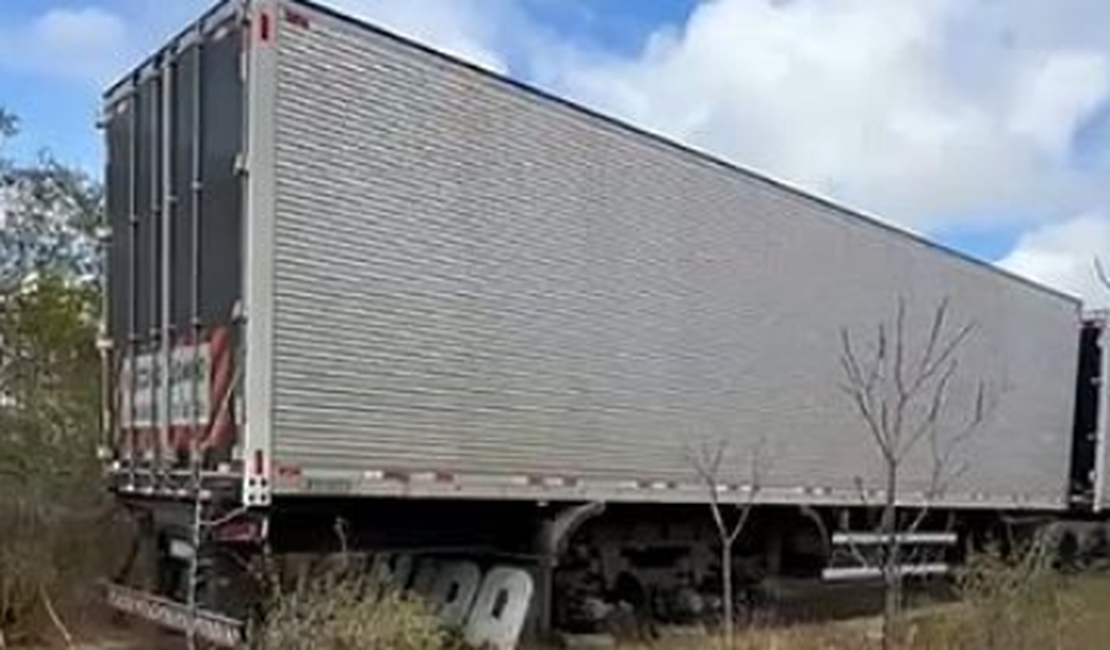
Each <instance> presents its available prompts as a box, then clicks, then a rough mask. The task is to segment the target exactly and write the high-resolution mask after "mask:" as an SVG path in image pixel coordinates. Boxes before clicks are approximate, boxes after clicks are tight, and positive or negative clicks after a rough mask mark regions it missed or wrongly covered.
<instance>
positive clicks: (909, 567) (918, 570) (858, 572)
mask: <svg viewBox="0 0 1110 650" xmlns="http://www.w3.org/2000/svg"><path fill="white" fill-rule="evenodd" d="M949 571H950V569H949V566H948V565H947V564H945V563H943V562H935V563H932V564H902V565H899V566H898V574H899V575H901V576H931V575H945V574H947V573H948V572H949ZM882 575H883V570H882V569H881V568H879V567H829V568H826V569H823V570H822V571H821V579H822V580H827V581H829V582H836V581H841V580H844V581H847V580H873V579H876V578H881V577H882Z"/></svg>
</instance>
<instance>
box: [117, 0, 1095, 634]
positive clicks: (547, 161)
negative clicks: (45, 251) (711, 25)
mask: <svg viewBox="0 0 1110 650" xmlns="http://www.w3.org/2000/svg"><path fill="white" fill-rule="evenodd" d="M101 126H102V127H103V130H104V133H105V137H106V142H107V167H106V172H105V179H106V184H107V201H108V210H107V212H108V229H107V230H108V236H107V237H106V238H105V249H106V256H107V274H106V291H105V296H106V299H105V309H104V315H105V316H104V317H105V323H104V337H103V340H102V345H101V348H102V351H103V359H104V376H105V381H106V384H107V386H108V389H107V390H106V391H105V396H106V397H105V403H104V415H103V431H104V445H103V457H104V460H105V473H106V477H107V483H108V487H109V489H110V490H111V491H112V493H113V495H114V496H115V498H116V499H118V500H119V502H120V503H122V504H124V505H125V506H126V507H127V508H128V509H129V511H131V512H132V513H133V514H134V515H135V517H136V521H138V522H139V528H138V530H139V531H140V532H139V535H138V538H137V544H138V546H139V548H140V549H141V552H140V553H138V555H139V556H140V557H145V558H148V559H149V561H150V562H151V563H152V566H153V570H152V571H146V572H143V571H137V570H129V571H122V572H121V574H120V575H119V576H117V580H116V581H115V582H113V583H112V584H110V585H109V587H108V598H109V601H110V602H111V603H112V604H113V605H115V606H116V607H119V608H121V609H124V610H127V611H130V612H132V613H135V614H140V615H143V616H145V617H147V618H151V619H154V620H157V621H159V622H161V623H163V624H166V625H169V626H171V627H177V628H179V629H191V630H192V631H193V633H195V634H200V635H202V636H204V637H205V638H207V639H209V640H210V641H215V642H218V643H222V644H225V645H230V644H233V643H235V642H236V640H237V639H238V637H239V635H240V634H241V623H242V621H243V620H244V618H245V617H246V616H248V612H249V605H250V601H251V598H252V596H251V595H250V588H249V584H248V583H249V582H250V577H249V572H248V571H246V570H244V569H243V567H245V566H250V565H251V564H252V563H253V562H257V561H258V560H259V559H260V558H262V557H284V556H289V557H292V556H295V555H297V556H304V555H309V556H313V555H319V556H323V555H326V554H329V553H334V552H335V551H337V550H338V549H340V548H342V549H344V550H348V551H349V550H352V549H356V550H358V551H360V552H362V551H365V552H369V553H373V554H375V556H376V557H378V558H379V560H380V562H379V565H378V566H379V568H378V569H376V570H381V571H389V570H391V571H392V575H393V577H394V579H395V580H400V579H401V578H400V576H401V575H402V574H406V575H411V576H412V579H413V580H415V581H418V582H422V583H423V584H425V585H434V584H435V583H436V582H437V580H440V578H438V577H437V576H439V575H447V574H450V575H454V576H456V578H455V579H459V580H463V582H466V583H467V584H468V585H470V587H469V591H470V592H473V593H470V594H469V596H468V598H470V597H473V599H474V601H475V602H478V603H481V602H483V601H482V593H479V592H482V591H483V589H484V588H485V583H486V582H489V580H487V578H490V579H491V580H492V582H491V584H492V585H493V586H491V587H489V588H490V589H494V590H501V592H505V593H507V592H509V591H512V592H513V593H512V596H513V598H520V599H523V602H524V603H525V604H526V609H527V610H528V611H529V612H530V620H531V622H532V623H533V624H534V625H535V627H536V628H537V629H539V630H547V629H550V628H551V627H552V626H563V627H572V626H574V625H576V624H580V621H579V618H580V617H581V612H576V611H575V610H574V607H572V606H571V605H569V604H568V603H570V602H572V601H575V598H576V597H577V596H581V594H583V593H588V594H592V595H593V596H594V597H597V598H620V599H622V600H625V601H626V602H634V603H636V605H637V606H638V607H641V608H643V609H645V610H651V611H652V612H653V613H654V614H658V615H661V616H666V615H667V614H666V610H667V606H664V605H661V604H659V603H661V602H674V601H675V598H672V596H674V595H675V594H676V593H680V592H681V593H689V592H691V591H694V592H696V591H698V590H699V589H704V588H705V585H706V584H711V583H712V580H713V576H714V574H715V572H716V573H719V571H720V567H719V566H718V563H717V562H716V559H715V558H716V557H717V554H716V551H715V550H714V549H715V548H716V547H717V545H718V540H717V536H716V533H715V531H714V528H713V521H712V519H711V517H710V511H709V508H708V507H707V504H708V503H709V502H710V501H711V500H713V499H720V500H722V501H724V502H726V503H734V504H745V505H746V506H748V507H750V508H751V512H752V518H751V523H750V526H749V530H748V531H747V532H746V533H745V535H744V538H743V540H742V541H741V543H740V544H739V545H738V547H737V550H736V553H737V555H738V557H740V558H741V559H742V561H741V562H738V564H737V566H739V567H748V569H738V570H748V571H749V574H750V575H749V576H748V577H750V578H753V579H756V580H774V579H776V578H784V577H796V578H799V579H815V580H816V579H819V578H820V577H822V576H825V577H826V578H828V577H836V576H839V577H849V576H854V575H860V576H865V575H869V574H871V573H873V572H874V570H875V568H874V567H867V566H861V567H847V568H845V567H837V566H835V565H834V562H833V558H834V556H835V554H836V546H837V545H838V544H843V543H853V544H867V543H869V542H873V541H875V539H874V538H875V536H874V535H873V534H872V533H873V529H871V528H868V527H867V526H866V522H868V521H871V520H872V517H873V514H874V512H875V510H876V507H877V506H878V505H879V504H880V503H881V502H882V500H883V498H884V488H885V486H886V485H887V484H886V482H885V476H886V474H885V471H884V464H883V462H882V458H881V454H879V453H877V450H876V449H875V447H874V445H873V443H872V442H871V439H870V438H869V435H868V432H867V429H866V422H865V421H864V420H863V419H861V416H860V413H859V412H858V410H857V408H856V405H855V404H853V402H852V400H851V399H849V398H848V397H847V396H846V395H845V392H844V390H843V383H844V376H845V375H844V368H843V366H842V362H843V347H842V342H843V339H844V335H845V333H846V332H860V333H863V334H865V335H870V333H872V332H874V331H875V328H876V327H877V325H879V324H881V323H889V322H890V319H891V317H892V315H893V314H895V313H896V312H897V313H898V314H899V320H901V319H902V317H903V316H904V317H905V322H906V323H908V325H907V328H908V329H907V332H908V334H907V336H910V337H914V336H916V337H919V339H920V337H921V336H922V335H924V334H926V333H927V330H928V324H929V323H930V319H932V318H933V317H934V314H935V310H936V309H937V306H938V305H945V306H946V308H947V309H948V311H949V313H950V314H951V315H952V318H954V319H958V320H960V321H962V322H966V323H971V324H973V325H974V328H973V329H974V331H973V335H971V336H968V337H967V338H966V340H964V341H962V343H961V348H960V351H959V364H960V373H959V375H958V377H956V378H954V379H953V382H954V383H953V384H952V386H951V390H950V393H949V394H950V395H951V398H950V399H949V400H948V401H949V402H951V404H952V408H953V409H959V408H969V405H970V404H971V401H969V400H972V396H973V395H978V398H977V399H980V400H981V397H982V391H981V389H979V390H978V392H977V389H976V387H981V386H986V387H987V392H988V395H989V402H990V409H989V414H988V416H987V417H984V418H983V419H982V421H981V423H979V425H978V426H977V427H976V429H977V430H976V431H975V433H974V435H973V436H969V437H968V438H967V440H966V441H965V442H964V444H962V445H961V447H960V449H959V452H958V453H959V464H960V466H961V468H962V471H961V472H959V474H958V476H954V477H953V478H952V481H951V484H949V485H946V488H945V489H944V490H943V491H931V490H930V484H929V477H930V471H929V467H928V459H927V457H926V455H921V454H917V455H913V456H911V457H910V458H909V459H908V460H907V465H906V466H905V467H904V468H903V469H902V471H901V480H900V481H899V482H898V484H897V487H896V491H897V494H896V495H895V496H896V497H897V500H898V502H899V503H900V504H901V505H903V506H904V507H906V508H908V509H911V510H912V509H917V510H918V511H920V510H922V509H924V508H926V507H927V508H928V509H929V510H930V511H931V513H932V514H931V515H930V522H933V521H934V520H935V521H936V522H938V523H937V526H936V530H933V531H931V532H930V531H923V532H921V533H920V534H918V536H917V538H916V539H917V541H919V542H921V543H941V544H945V545H949V546H959V545H960V544H962V543H964V542H966V541H968V540H970V539H972V538H975V537H978V536H983V535H986V534H988V532H989V531H991V530H993V529H995V528H996V527H997V526H999V525H1001V524H1002V522H1005V521H1007V520H1009V519H1021V520H1023V521H1036V522H1050V521H1064V520H1069V521H1070V520H1089V521H1092V522H1097V521H1098V517H1099V514H1098V513H1099V512H1100V511H1101V510H1102V509H1103V508H1104V507H1105V506H1106V505H1107V501H1108V498H1110V488H1108V487H1107V485H1106V481H1105V473H1106V462H1105V459H1106V453H1107V447H1106V445H1105V429H1106V421H1105V414H1106V409H1105V400H1106V391H1105V388H1104V384H1103V382H1102V378H1103V377H1104V376H1105V372H1106V369H1105V360H1104V357H1103V355H1102V354H1101V349H1102V345H1103V339H1104V336H1105V334H1104V332H1105V320H1104V319H1103V318H1101V317H1087V316H1085V315H1084V313H1083V311H1082V305H1081V304H1080V302H1079V301H1078V300H1076V299H1074V298H1071V297H1069V296H1066V295H1063V294H1061V293H1059V292H1056V291H1054V290H1051V289H1049V288H1046V287H1043V286H1039V285H1036V284H1034V283H1031V282H1029V281H1026V280H1024V279H1021V278H1019V277H1016V276H1013V275H1010V274H1008V273H1006V272H1004V271H1001V270H999V269H997V268H994V267H992V266H990V265H988V264H985V263H983V262H980V261H977V260H975V259H972V258H969V257H967V256H964V255H961V254H959V253H956V252H953V251H951V250H947V249H945V248H943V247H941V246H938V245H935V244H933V243H931V242H929V241H927V240H925V239H923V238H921V237H919V236H916V235H913V234H910V233H907V232H904V231H902V230H899V229H897V228H894V227H891V226H889V225H886V224H885V223H884V222H881V221H878V220H876V219H874V218H870V217H868V216H865V215H861V214H859V213H856V212H854V211H852V210H849V209H847V208H844V207H842V206H839V205H836V204H834V203H832V202H829V201H827V200H824V199H821V198H817V197H815V196H812V195H809V194H807V193H805V192H802V191H799V190H798V189H795V188H793V187H790V186H788V185H785V184H783V183H780V182H777V181H775V180H773V179H770V178H768V177H765V176H763V175H760V174H758V173H756V172H753V171H750V170H747V169H744V168H740V167H737V166H735V165H733V164H730V163H728V162H725V161H722V160H719V159H716V158H713V157H711V156H709V155H706V154H704V153H702V152H699V151H697V150H694V149H691V148H687V147H684V146H682V145H679V144H676V143H675V142H672V141H669V140H666V139H664V138H662V137H659V136H657V135H653V134H651V133H648V132H645V131H642V130H640V129H638V128H636V127H634V126H631V125H628V124H626V123H622V122H620V121H618V120H615V119H612V118H610V117H607V116H604V115H601V114H599V113H597V112H594V111H591V110H589V109H586V108H583V107H582V106H579V105H576V104H574V103H572V102H569V101H567V100H565V99H562V98H560V97H556V96H553V95H551V94H548V93H545V92H543V91H540V90H536V89H534V88H531V87H528V86H526V85H523V84H521V83H519V82H517V81H514V80H512V79H508V78H505V77H503V76H499V75H496V74H493V73H490V72H488V71H486V70H484V69H481V68H479V67H475V66H473V65H470V64H468V63H465V62H462V61H459V60H456V59H454V58H451V57H449V56H447V55H444V54H442V53H440V52H437V51H435V50H433V49H430V48H428V47H426V46H424V45H421V44H419V43H415V42H412V41H410V40H407V39H405V38H402V37H399V36H397V35H395V34H392V33H389V32H387V31H384V30H382V29H379V28H378V27H375V26H373V25H369V24H366V23H363V22H360V21H358V20H355V19H353V18H351V17H348V16H345V15H342V14H340V13H337V12H335V11H333V10H331V9H329V8H326V7H324V6H320V5H317V4H313V3H311V2H306V1H303V0H250V1H246V2H233V1H230V0H228V1H224V2H221V3H219V4H217V5H216V6H215V7H213V8H212V9H210V10H209V11H208V12H207V13H205V14H204V15H203V16H202V17H201V18H199V19H198V20H196V21H195V22H194V23H193V24H191V25H189V26H188V27H187V28H185V29H184V30H183V31H181V32H180V33H179V34H178V35H177V36H175V37H174V38H172V39H170V41H169V42H168V43H167V44H166V45H165V46H164V47H162V48H161V49H160V50H159V51H158V52H156V53H155V54H154V55H152V56H151V57H149V58H148V59H147V60H145V61H144V62H142V63H141V64H140V65H139V66H137V67H136V68H135V69H134V70H133V71H131V72H130V73H128V74H127V75H126V76H125V77H124V78H123V79H122V80H121V81H119V82H118V83H116V84H115V85H114V86H112V87H111V88H109V89H108V90H107V92H106V93H105V95H104V102H103V114H102V119H101ZM920 340H923V339H920ZM712 446H716V448H719V449H721V450H722V453H723V461H722V463H721V467H723V468H724V469H723V470H721V472H722V475H721V477H720V478H721V483H722V485H721V489H720V490H719V491H717V490H716V486H713V490H707V485H706V482H705V481H704V480H700V478H699V476H698V474H697V472H696V471H694V470H695V469H696V468H695V467H693V463H692V461H691V458H692V456H691V454H692V452H694V451H697V450H701V449H706V448H707V447H712ZM753 458H757V459H758V463H754V462H749V461H751V459H753ZM756 465H758V467H756ZM757 475H758V480H757V478H756V476H757ZM711 492H712V494H711ZM940 522H943V523H940ZM337 529H341V532H337ZM868 530H870V531H871V533H868V532H867V531H868ZM880 537H881V536H880ZM133 555H134V554H133ZM386 558H389V561H388V562H386V560H385V559H386ZM382 562H385V563H384V564H383V563H382ZM131 564H133V562H129V563H128V565H131ZM460 566H461V567H463V568H462V569H460V568H459V567H460ZM944 566H945V565H944V564H943V563H936V562H934V563H932V564H929V565H924V564H922V565H919V566H916V567H907V573H910V574H912V573H915V572H927V571H929V570H931V569H930V567H932V568H936V567H940V569H943V567H944ZM437 567H438V568H437ZM445 567H448V568H445ZM752 567H754V568H752ZM475 574H476V575H475ZM460 575H461V576H464V577H465V579H462V578H458V576H460ZM137 576H145V577H143V578H140V577H137ZM150 576H153V578H151V577H150ZM491 576H497V578H496V579H493V578H491ZM506 576H508V577H507V578H506ZM499 581H500V582H499ZM513 590H516V591H513ZM455 591H457V590H455ZM575 595H577V596H575ZM495 600H496V599H495ZM503 605H504V603H501V605H500V606H499V607H497V608H495V609H504V607H503ZM456 609H459V610H466V609H467V608H466V607H462V608H458V607H457V608H456ZM473 609H475V610H477V609H479V607H478V606H474V608H473ZM459 616H460V617H461V618H460V619H459V620H458V621H456V622H460V623H465V622H466V619H467V616H476V617H481V616H482V613H481V612H477V613H469V614H468V613H466V612H464V613H463V614H459Z"/></svg>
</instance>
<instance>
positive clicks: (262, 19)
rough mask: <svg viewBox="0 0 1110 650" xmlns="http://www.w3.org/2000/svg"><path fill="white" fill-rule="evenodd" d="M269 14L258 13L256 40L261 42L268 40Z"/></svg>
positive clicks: (269, 29) (269, 28)
mask: <svg viewBox="0 0 1110 650" xmlns="http://www.w3.org/2000/svg"><path fill="white" fill-rule="evenodd" d="M271 30H272V28H271V26H270V14H268V13H266V12H262V13H260V14H258V40H260V41H262V42H263V43H268V42H270V32H271Z"/></svg>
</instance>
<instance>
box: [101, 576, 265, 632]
mask: <svg viewBox="0 0 1110 650" xmlns="http://www.w3.org/2000/svg"><path fill="white" fill-rule="evenodd" d="M104 587H105V599H106V601H107V603H108V606H109V607H111V608H113V609H115V610H117V611H120V612H123V613H125V614H130V615H132V616H135V617H138V618H141V619H144V620H147V621H150V622H151V623H154V624H156V625H159V626H161V627H164V628H167V629H170V630H175V631H177V632H181V633H183V634H184V633H187V632H188V631H189V628H190V626H195V628H194V629H195V631H196V636H197V638H198V639H203V640H205V641H207V642H209V643H212V644H214V645H217V646H220V647H223V648H237V647H240V646H241V645H242V643H243V638H244V636H243V632H244V629H245V626H244V625H243V622H242V621H238V620H236V619H234V618H231V617H228V616H224V615H222V614H218V613H216V612H210V611H206V610H203V609H200V610H197V611H196V613H195V616H194V615H193V614H192V613H191V612H190V611H189V607H188V606H186V605H185V604H183V603H179V602H177V601H174V600H170V599H168V598H163V597H161V596H156V595H154V594H151V593H148V592H145V591H141V590H139V589H134V588H132V587H127V586H124V585H120V584H116V583H111V582H109V583H105V585H104Z"/></svg>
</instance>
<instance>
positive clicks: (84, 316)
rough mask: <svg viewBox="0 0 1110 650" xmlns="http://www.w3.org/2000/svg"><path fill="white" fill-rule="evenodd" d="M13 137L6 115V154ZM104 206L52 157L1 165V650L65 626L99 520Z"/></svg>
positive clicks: (93, 187) (95, 189)
mask: <svg viewBox="0 0 1110 650" xmlns="http://www.w3.org/2000/svg"><path fill="white" fill-rule="evenodd" d="M15 134H16V122H15V120H14V118H12V117H11V115H10V114H8V113H6V112H4V111H2V110H0V145H2V144H3V143H4V142H5V141H6V140H7V139H8V138H10V137H13V136H14V135H15ZM0 153H2V150H0ZM101 198H102V193H101V191H100V188H99V186H98V185H97V184H96V183H94V182H92V181H90V180H89V179H87V178H86V177H85V176H84V175H83V174H82V173H80V172H77V171H74V170H71V169H68V168H66V167H64V166H62V165H60V164H58V163H56V162H54V161H52V160H50V159H49V157H48V156H46V155H43V156H40V158H39V159H38V160H36V161H34V162H32V163H30V164H24V163H19V162H17V161H14V160H10V159H7V158H5V157H3V156H2V155H0V224H2V226H3V227H2V229H0V494H3V495H4V498H3V499H2V500H0V530H2V531H4V533H3V534H2V535H0V647H3V646H4V643H5V640H6V637H10V636H12V635H18V634H20V633H25V632H29V631H30V630H31V628H32V627H34V623H35V622H36V621H37V619H41V618H44V617H45V618H47V619H53V621H54V622H55V624H56V625H57V626H58V627H59V628H61V625H60V619H59V618H58V615H57V612H56V611H55V609H54V607H53V604H52V601H53V599H54V597H55V595H57V594H58V592H59V591H60V590H61V586H62V584H63V581H64V580H65V579H67V578H70V577H72V576H71V575H67V574H68V572H70V571H73V570H80V569H82V568H84V567H80V564H81V561H82V559H88V558H89V554H88V550H89V549H88V546H87V540H88V534H89V532H90V525H89V524H90V521H92V520H94V519H97V518H99V513H100V511H101V510H102V509H101V508H100V505H101V490H100V489H99V469H100V468H99V466H98V464H97V461H96V453H95V447H96V444H97V442H98V436H99V431H98V421H97V420H98V413H99V386H98V376H99V367H100V366H99V359H98V355H97V351H96V347H95V341H96V336H97V311H98V309H99V305H100V295H99V285H98V283H97V277H96V276H97V274H98V273H99V263H98V260H97V255H96V245H95V241H94V238H93V231H94V229H95V228H96V225H97V224H98V223H99V221H100V219H101V214H102V209H101ZM89 568H91V567H89Z"/></svg>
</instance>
